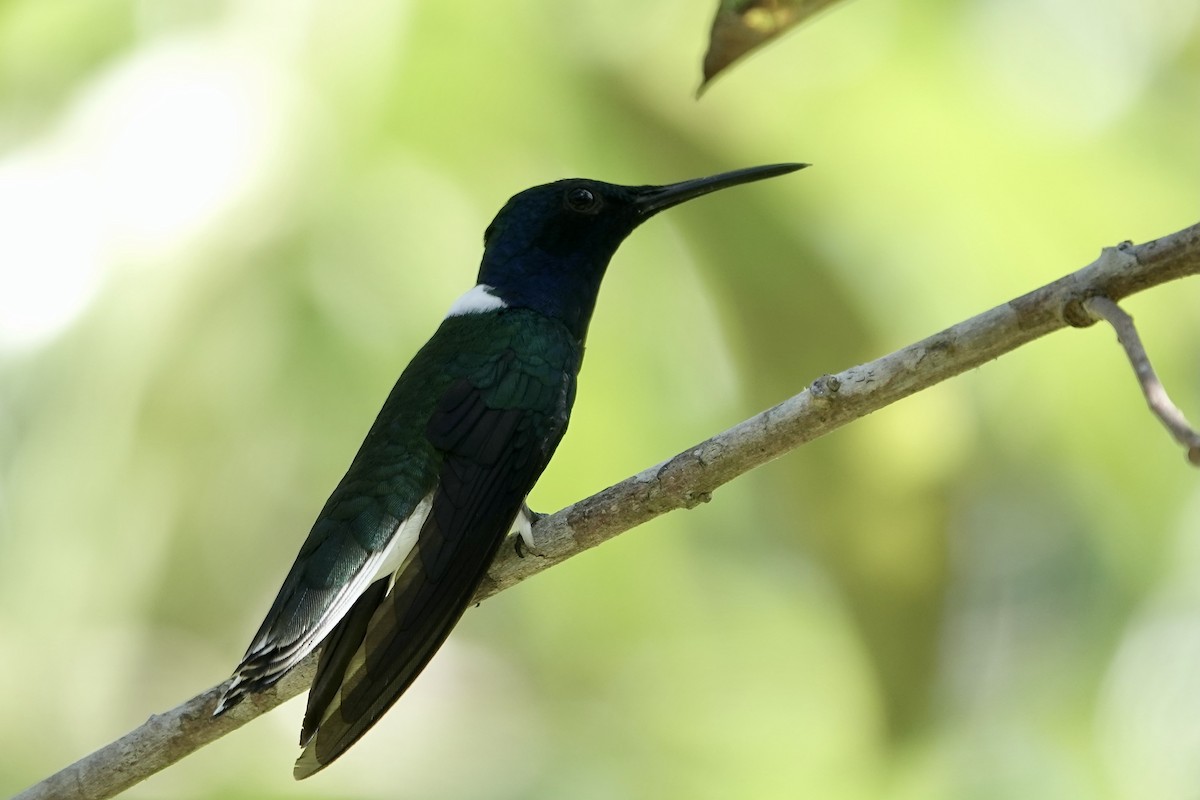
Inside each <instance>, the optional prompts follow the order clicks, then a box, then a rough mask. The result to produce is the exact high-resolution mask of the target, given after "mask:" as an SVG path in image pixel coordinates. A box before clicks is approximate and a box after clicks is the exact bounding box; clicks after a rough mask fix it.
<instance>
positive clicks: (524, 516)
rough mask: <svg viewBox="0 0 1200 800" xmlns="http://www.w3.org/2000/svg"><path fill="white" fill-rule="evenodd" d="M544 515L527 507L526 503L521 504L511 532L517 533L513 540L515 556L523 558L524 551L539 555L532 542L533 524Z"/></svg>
mask: <svg viewBox="0 0 1200 800" xmlns="http://www.w3.org/2000/svg"><path fill="white" fill-rule="evenodd" d="M544 516H546V515H545V514H539V513H537V512H536V511H534V510H533V509H531V508H530V507H529V504H528V503H522V504H521V510H520V511H519V512H518V513H517V518H516V519H515V520H513V529H512V532H513V533H515V534H517V537H516V540H515V541H514V542H513V550H515V551H516V553H517V558H524V557H525V553H526V552H529V553H532V554H533V555H535V556H541V553H539V552H538V551H537V548H536V547H534V544H533V526H534V524H535V523H536V522H537V521H538V520H539V519H541V518H542V517H544Z"/></svg>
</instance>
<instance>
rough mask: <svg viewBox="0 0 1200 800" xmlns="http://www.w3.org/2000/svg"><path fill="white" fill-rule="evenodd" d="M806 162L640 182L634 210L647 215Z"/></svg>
mask: <svg viewBox="0 0 1200 800" xmlns="http://www.w3.org/2000/svg"><path fill="white" fill-rule="evenodd" d="M807 166H808V164H768V165H766V166H763V167H746V168H745V169H735V170H734V171H733V172H722V173H721V174H720V175H710V176H708V177H707V178H693V179H692V180H690V181H681V182H679V183H671V184H667V185H666V186H643V187H640V188H639V189H637V195H638V196H637V200H636V201H635V202H636V206H637V210H638V213H639V214H641V215H642V216H643V217H649V216H651V215H653V214H657V213H658V212H659V211H662V210H663V209H667V208H670V207H671V206H677V205H679V204H680V203H684V202H687V201H688V200H691V199H693V198H696V197H699V196H700V195H702V194H708V193H709V192H716V191H719V190H721V189H727V188H728V187H730V186H737V185H738V184H739V183H749V182H750V181H761V180H762V179H764V178H774V177H776V176H777V175H786V174H788V173H789V172H795V171H796V170H798V169H804V168H805V167H807Z"/></svg>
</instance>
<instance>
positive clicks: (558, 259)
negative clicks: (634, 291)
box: [213, 164, 807, 779]
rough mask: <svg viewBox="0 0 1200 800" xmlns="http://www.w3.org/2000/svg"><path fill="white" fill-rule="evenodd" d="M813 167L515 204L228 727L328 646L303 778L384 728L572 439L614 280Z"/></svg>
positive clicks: (495, 226) (495, 227)
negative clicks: (682, 217)
mask: <svg viewBox="0 0 1200 800" xmlns="http://www.w3.org/2000/svg"><path fill="white" fill-rule="evenodd" d="M805 166H807V165H806V164H775V165H771V166H762V167H751V168H748V169H742V170H737V171H734V172H726V173H723V174H720V175H714V176H712V177H708V178H698V179H695V180H690V181H683V182H682V183H675V184H670V185H668V186H618V185H614V184H611V183H601V182H600V181H591V180H583V179H579V178H574V179H569V180H561V181H557V182H555V183H548V184H546V185H544V186H535V187H534V188H532V189H527V190H526V191H524V192H521V193H520V194H518V195H516V196H515V197H513V198H512V199H511V200H509V201H508V203H507V204H506V205H505V206H504V208H503V209H501V210H500V213H499V214H497V215H496V218H495V219H494V220H493V221H492V224H491V225H489V226H488V229H487V231H486V232H485V233H484V235H483V261H482V263H481V265H480V268H479V278H478V282H477V284H476V285H475V288H473V289H471V290H470V291H468V292H467V293H466V294H464V295H463V296H462V297H460V298H458V300H457V301H455V303H454V305H452V306H451V307H450V312H449V313H448V314H447V315H446V318H445V320H444V321H443V322H442V324H441V326H440V327H439V328H438V329H437V332H436V333H434V335H433V338H432V339H430V340H429V342H428V343H426V345H425V346H424V347H422V348H421V350H420V351H419V352H418V353H417V355H416V356H415V357H414V358H413V360H412V362H411V363H409V365H408V367H407V368H406V369H405V370H404V372H403V374H401V376H400V379H399V380H398V381H397V382H396V385H395V387H394V388H393V389H392V392H391V394H390V395H389V396H388V398H387V401H386V402H385V403H384V404H383V409H382V410H381V411H380V412H379V416H378V418H377V419H376V420H375V424H374V425H372V426H371V430H370V431H369V432H368V433H367V438H366V440H365V441H364V442H363V443H362V447H360V448H359V450H358V454H357V455H356V456H355V457H354V461H353V462H352V463H351V464H350V469H349V471H347V473H346V476H345V477H344V478H342V481H341V483H339V484H338V486H337V488H336V489H334V490H333V495H332V496H330V498H329V500H328V502H326V503H325V507H324V508H323V509H321V513H320V514H319V515H318V517H317V521H316V523H315V524H314V525H313V527H312V530H311V531H310V532H309V534H308V538H307V539H306V540H305V542H304V545H303V546H302V547H301V548H300V554H299V555H298V556H296V562H295V564H293V565H292V569H291V571H290V572H289V573H288V575H287V577H286V578H285V579H284V581H283V587H282V588H281V589H280V590H279V595H278V596H277V597H276V598H275V602H274V603H273V604H272V606H271V609H270V611H268V612H267V617H266V619H265V620H263V623H262V627H260V628H259V629H258V633H257V634H255V636H254V640H253V642H251V644H250V647H249V649H247V651H246V655H245V656H244V657H243V658H242V662H241V663H240V664H239V665H238V667H237V669H236V670H235V671H234V674H233V678H232V681H231V682H230V684H229V686H228V687H227V688H226V689H225V692H224V694H223V695H222V697H221V700H220V702H219V703H218V704H217V708H216V710H215V711H214V712H213V713H214V715H217V714H221V713H223V712H224V711H226V710H227V709H229V708H231V707H232V706H234V705H236V704H237V703H238V702H240V701H241V699H242V698H243V697H245V696H246V695H247V694H248V693H251V692H257V691H261V690H262V689H265V688H267V687H269V686H271V685H272V684H274V683H275V682H277V681H278V680H279V679H280V678H282V677H283V676H284V674H286V673H287V672H288V671H289V670H291V669H292V668H293V667H295V666H296V664H297V663H299V662H300V660H301V659H303V658H304V657H305V656H306V655H308V654H309V653H310V652H312V651H313V650H314V649H315V648H316V647H317V646H318V645H321V646H322V647H321V655H320V659H319V661H318V666H317V673H316V677H315V678H314V680H313V685H312V688H311V690H310V691H309V695H308V708H307V710H306V711H305V714H304V723H303V726H302V728H301V732H300V744H301V746H302V747H303V748H304V751H303V753H301V755H300V758H299V760H298V761H297V762H296V766H295V770H294V774H295V777H296V778H297V779H300V778H306V777H308V776H309V775H312V774H313V773H314V772H317V771H318V770H320V769H322V768H323V767H325V766H326V765H328V764H329V763H331V762H332V761H333V760H334V759H336V758H337V757H338V756H340V755H341V754H342V753H343V752H345V751H346V749H347V748H349V747H350V746H351V745H352V744H354V742H356V741H357V740H358V738H359V737H360V736H362V735H363V734H364V733H366V732H367V730H368V729H369V728H370V727H371V726H372V725H374V724H375V722H376V721H377V720H378V719H379V718H380V717H381V716H382V715H383V713H384V712H385V711H387V709H388V708H390V707H391V705H392V704H393V703H395V702H396V700H397V699H398V698H399V697H400V695H401V694H402V693H403V692H404V690H405V689H407V688H408V686H409V684H411V683H412V682H413V680H415V679H416V677H417V675H418V674H420V672H421V670H422V669H424V667H425V665H426V664H427V663H429V660H430V659H431V658H432V657H433V654H434V653H435V652H436V651H437V649H438V648H439V647H440V646H441V645H442V642H443V641H445V639H446V637H447V636H448V635H449V633H450V629H451V628H453V627H454V625H455V623H456V622H458V619H459V617H461V616H462V613H463V611H464V610H466V608H467V606H468V605H469V603H470V601H471V597H472V596H473V595H474V593H475V589H476V588H477V587H478V586H479V583H480V582H481V581H482V580H483V578H484V576H485V574H486V571H487V569H488V566H489V565H490V564H491V562H492V559H493V558H494V557H495V555H496V552H497V550H498V549H499V548H500V545H501V543H502V542H503V541H504V539H505V537H506V536H507V534H508V533H509V532H510V531H513V530H516V531H518V532H519V533H520V535H521V537H522V539H524V541H525V543H526V545H528V546H529V547H530V548H531V549H532V547H533V542H532V537H531V534H530V528H531V516H532V515H531V514H530V513H529V510H528V507H527V506H526V505H525V496H526V495H527V494H529V491H530V489H532V488H533V485H534V483H535V482H536V481H537V479H538V477H539V476H540V475H541V474H542V470H544V469H545V468H546V465H547V464H548V463H549V461H550V457H551V456H552V455H553V454H554V450H555V448H557V447H558V443H559V441H560V440H561V439H562V437H563V433H564V432H565V431H566V429H567V420H568V418H569V417H570V415H571V406H572V404H573V403H574V401H575V385H576V378H577V376H578V374H579V367H580V363H581V362H582V360H583V343H584V339H585V338H586V336H587V328H588V322H589V321H590V320H591V317H592V310H593V308H594V307H595V305H596V296H597V294H598V293H599V291H600V281H601V279H602V278H603V277H604V272H605V270H606V269H607V268H608V262H609V260H610V259H611V258H612V256H613V254H614V253H615V252H616V250H617V247H618V246H619V245H620V244H621V242H622V241H623V240H624V239H625V237H626V236H628V235H629V234H630V233H631V232H632V231H633V229H634V228H636V227H637V226H638V225H640V224H641V223H642V222H644V221H645V220H647V219H649V218H650V217H652V216H654V215H655V214H657V213H658V212H659V211H662V210H663V209H666V208H670V207H671V206H674V205H678V204H679V203H682V202H684V201H686V200H691V199H692V198H694V197H699V196H700V195H703V194H707V193H708V192H713V191H716V190H718V189H724V188H726V187H729V186H735V185H737V184H740V183H746V182H748V181H756V180H761V179H763V178H771V177H774V176H776V175H783V174H786V173H788V172H793V171H795V170H798V169H801V168H803V167H805Z"/></svg>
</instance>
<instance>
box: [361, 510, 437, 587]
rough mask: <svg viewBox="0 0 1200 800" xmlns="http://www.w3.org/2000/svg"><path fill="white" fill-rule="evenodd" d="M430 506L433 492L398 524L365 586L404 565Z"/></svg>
mask: <svg viewBox="0 0 1200 800" xmlns="http://www.w3.org/2000/svg"><path fill="white" fill-rule="evenodd" d="M431 505H433V492H430V493H429V494H427V495H425V497H424V498H423V499H422V500H421V502H419V503H417V507H416V508H414V509H413V510H412V513H411V514H409V515H408V516H407V517H405V518H404V521H403V522H401V523H400V527H399V528H397V529H396V533H395V534H394V535H393V536H392V540H391V541H390V542H388V543H387V546H386V547H384V548H383V559H382V560H381V561H380V562H379V566H378V567H377V568H376V570H375V576H374V577H373V578H371V580H370V581H369V582H368V583H367V586H370V585H371V584H372V583H374V582H375V581H377V580H379V579H380V578H386V577H388V576H389V575H391V574H392V573H393V572H395V571H396V570H398V569H400V565H401V564H403V563H404V559H406V558H408V554H409V553H411V552H412V549H413V546H414V545H415V544H416V543H417V536H419V535H420V533H421V526H423V525H424V524H425V518H426V517H428V516H429V507H430V506H431ZM363 588H364V589H365V588H366V587H363Z"/></svg>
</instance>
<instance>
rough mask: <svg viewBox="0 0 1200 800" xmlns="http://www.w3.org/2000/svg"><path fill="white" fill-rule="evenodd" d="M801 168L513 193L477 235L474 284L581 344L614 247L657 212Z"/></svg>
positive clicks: (580, 182)
mask: <svg viewBox="0 0 1200 800" xmlns="http://www.w3.org/2000/svg"><path fill="white" fill-rule="evenodd" d="M805 166H808V165H807V164H773V165H770V166H765V167H750V168H748V169H741V170H737V171H734V172H726V173H722V174H720V175H713V176H712V177H708V178H697V179H695V180H690V181H684V182H682V183H673V184H669V185H667V186H618V185H616V184H612V183H602V182H600V181H591V180H585V179H583V178H569V179H567V180H561V181H556V182H554V183H547V184H545V185H544V186H535V187H533V188H532V189H526V190H525V191H523V192H521V193H520V194H518V195H515V196H514V197H513V198H512V199H511V200H509V201H508V203H506V204H505V206H504V208H502V209H501V210H500V213H499V214H497V215H496V218H495V219H494V220H493V221H492V224H491V225H489V226H488V229H487V232H486V233H484V235H483V263H482V264H481V265H480V267H479V283H480V284H484V285H486V286H488V287H490V289H489V294H491V295H493V296H495V297H498V298H499V299H500V300H502V301H504V303H505V304H506V305H507V306H509V307H519V308H531V309H534V310H535V311H539V312H541V313H543V314H546V315H547V316H551V317H554V318H556V319H560V320H562V321H563V322H564V323H565V324H566V325H567V327H568V328H570V329H571V331H572V332H573V333H574V334H575V336H576V337H578V338H579V339H580V340H582V339H583V338H584V336H585V335H586V334H587V326H588V322H589V320H591V317H592V309H593V308H595V305H596V296H597V294H598V293H599V291H600V281H601V279H602V278H603V277H604V271H605V270H606V269H607V268H608V262H609V260H610V259H611V258H612V257H613V253H615V252H616V251H617V247H619V246H620V244H621V242H622V241H624V240H625V237H626V236H628V235H629V234H630V233H632V232H633V229H634V228H636V227H637V226H638V225H640V224H642V222H644V221H645V220H647V219H649V218H650V217H652V216H654V215H655V214H657V213H658V212H659V211H662V210H664V209H667V208H670V207H671V206H674V205H678V204H680V203H682V202H684V201H686V200H691V199H692V198H694V197H699V196H700V195H702V194H708V193H709V192H715V191H717V190H718V189H724V188H726V187H728V186H735V185H737V184H739V183H747V182H749V181H756V180H761V179H763V178H771V177H774V176H776V175H784V174H786V173H788V172H794V171H795V170H798V169H801V168H803V167H805Z"/></svg>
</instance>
